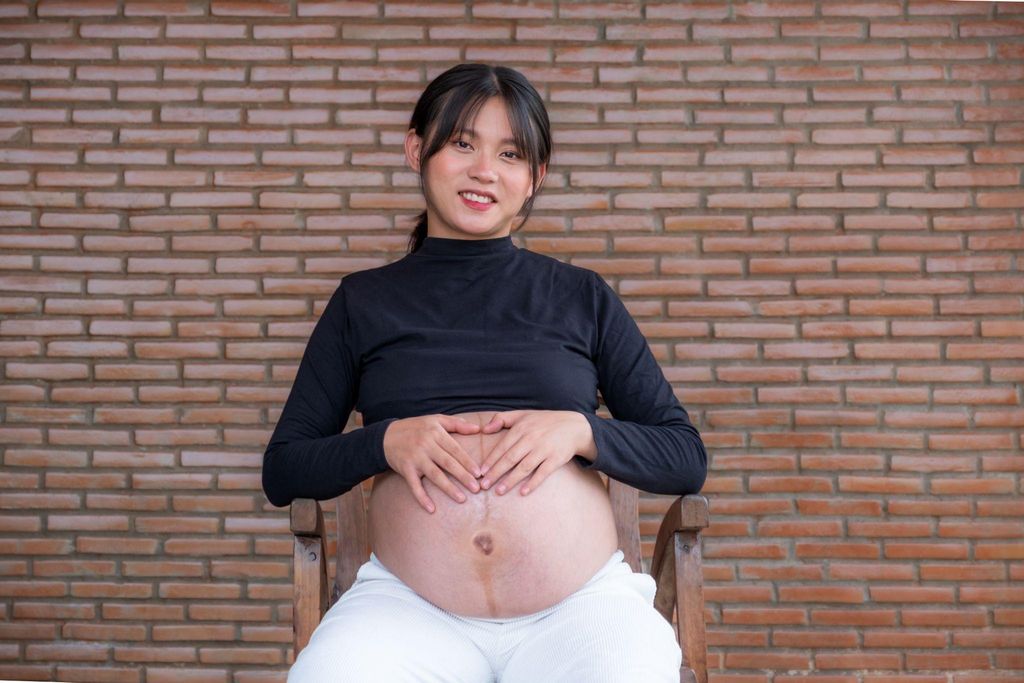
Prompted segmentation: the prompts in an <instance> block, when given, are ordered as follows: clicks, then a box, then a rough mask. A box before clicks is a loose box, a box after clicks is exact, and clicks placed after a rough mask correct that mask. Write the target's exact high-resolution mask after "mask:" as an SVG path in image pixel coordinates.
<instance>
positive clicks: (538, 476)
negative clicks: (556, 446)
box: [519, 460, 553, 496]
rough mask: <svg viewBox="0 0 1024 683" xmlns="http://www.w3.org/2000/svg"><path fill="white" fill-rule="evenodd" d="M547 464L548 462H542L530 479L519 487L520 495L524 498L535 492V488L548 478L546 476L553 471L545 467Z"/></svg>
mask: <svg viewBox="0 0 1024 683" xmlns="http://www.w3.org/2000/svg"><path fill="white" fill-rule="evenodd" d="M549 462H550V460H545V461H544V462H542V463H541V465H540V467H538V468H537V470H536V471H535V472H534V473H533V476H532V477H530V478H529V480H528V481H527V482H526V483H525V484H523V485H522V486H521V487H519V493H520V495H523V496H525V495H527V494H529V493H530V492H531V491H536V490H537V487H538V486H540V483H541V482H542V481H544V480H545V479H547V478H548V475H549V474H551V472H552V471H553V468H551V467H548V466H547V465H548V463H549Z"/></svg>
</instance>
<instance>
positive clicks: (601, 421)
mask: <svg viewBox="0 0 1024 683" xmlns="http://www.w3.org/2000/svg"><path fill="white" fill-rule="evenodd" d="M599 390H600V393H601V397H602V398H603V399H604V402H605V405H607V407H608V411H609V412H610V413H611V415H612V419H607V418H602V417H599V416H597V415H596V413H595V411H596V410H597V408H598V405H599V404H598V395H597V394H598V391H599ZM353 408H355V409H356V410H358V411H359V412H360V413H361V414H362V416H363V425H364V426H363V427H361V428H356V429H353V430H350V431H348V432H346V433H342V430H343V429H344V428H345V425H346V424H347V422H348V418H349V415H350V414H351V412H352V410H353ZM524 409H533V410H574V411H578V412H580V413H582V414H583V415H584V416H585V417H586V418H587V420H588V421H589V422H590V426H591V429H592V430H593V433H594V441H595V444H596V446H597V458H596V459H595V460H594V461H593V462H590V461H588V460H586V459H585V458H583V457H582V456H579V455H577V456H575V458H576V460H577V461H578V463H579V464H580V465H582V466H583V467H584V468H587V469H591V468H593V469H596V470H598V471H601V472H604V473H605V474H607V475H608V476H610V477H612V478H614V479H617V480H619V481H622V482H625V483H627V484H630V485H632V486H635V487H636V488H638V489H641V490H644V491H649V492H651V493H659V494H672V495H684V494H687V493H695V492H697V491H699V490H700V488H701V486H703V484H704V479H705V477H706V474H707V453H706V451H705V448H704V443H703V441H702V440H701V437H700V432H698V431H697V428H696V427H695V426H694V425H693V424H692V423H691V421H690V419H689V415H688V414H687V412H686V410H685V409H684V408H683V407H682V405H681V404H680V403H679V401H678V400H677V399H676V397H675V395H674V394H673V391H672V388H671V386H670V385H669V383H668V381H667V380H666V379H665V375H664V373H663V372H662V370H661V368H660V367H659V365H658V363H657V361H656V360H655V358H654V356H653V354H652V353H651V351H650V348H649V346H648V344H647V340H646V339H645V338H644V336H643V334H642V333H641V332H640V329H639V328H638V327H637V324H636V322H635V321H634V320H633V318H632V317H631V316H630V315H629V313H628V311H627V310H626V308H625V306H624V305H623V303H622V301H621V300H620V299H619V298H618V296H617V295H616V294H615V292H614V290H612V288H611V287H610V286H609V285H608V284H607V283H606V282H605V281H604V279H603V278H602V277H601V276H600V275H599V274H597V273H595V272H594V271H591V270H588V269H586V268H581V267H579V266H574V265H571V264H567V263H563V262H561V261H559V260H557V259H555V258H552V257H549V256H545V255H542V254H538V253H535V252H532V251H529V250H527V249H521V248H518V247H517V246H516V245H515V244H514V243H513V242H512V238H511V236H507V237H497V238H490V239H482V240H471V239H456V238H443V237H429V236H428V237H426V239H425V240H424V242H423V244H422V245H421V246H420V248H419V249H418V250H417V251H415V252H413V253H411V254H407V255H406V256H404V257H403V258H401V259H399V260H397V261H394V262H392V263H389V264H387V265H384V266H380V267H377V268H371V269H367V270H362V271H358V272H354V273H350V274H348V275H345V276H344V277H343V278H342V279H341V281H340V284H339V285H338V287H337V289H336V290H335V291H334V293H333V295H332V296H331V298H330V300H329V301H328V303H327V305H326V307H325V309H324V311H323V313H322V314H321V316H320V318H319V320H318V321H317V323H316V325H315V326H314V328H313V332H312V334H311V336H310V338H309V342H308V344H307V346H306V349H305V351H304V352H303V355H302V359H301V360H300V362H299V367H298V371H297V373H296V376H295V380H294V383H293V384H292V388H291V391H290V393H289V395H288V398H287V400H286V401H285V405H284V408H283V409H282V412H281V415H280V418H279V419H278V422H277V426H276V427H275V428H274V431H273V434H272V435H271V438H270V442H269V444H268V445H267V448H266V451H265V453H264V456H263V490H264V492H265V494H266V496H267V499H268V500H269V501H270V502H271V503H272V504H273V505H275V506H278V507H282V506H285V505H288V504H289V503H291V501H292V500H293V499H295V498H300V497H301V498H314V499H316V500H326V499H329V498H333V497H335V496H338V495H341V494H343V493H345V492H346V491H348V490H349V489H351V488H353V487H354V486H356V485H358V484H359V483H360V482H362V481H363V480H365V479H368V478H369V477H372V476H374V475H375V474H379V473H381V472H385V471H387V470H388V469H389V466H388V463H387V461H386V459H385V458H384V447H383V442H384V431H385V430H386V429H387V427H388V425H389V424H391V422H394V421H395V420H397V419H400V418H405V417H413V416H417V415H427V414H434V413H444V414H446V415H454V414H457V413H462V412H469V411H483V410H494V411H504V410H524Z"/></svg>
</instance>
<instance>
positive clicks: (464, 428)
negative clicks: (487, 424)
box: [440, 415, 480, 434]
mask: <svg viewBox="0 0 1024 683" xmlns="http://www.w3.org/2000/svg"><path fill="white" fill-rule="evenodd" d="M440 422H441V426H443V427H444V428H445V431H446V432H458V433H459V434H475V433H476V432H478V431H479V430H480V425H479V424H477V423H476V422H470V421H469V420H467V419H466V418H464V417H453V416H451V415H442V416H441V419H440Z"/></svg>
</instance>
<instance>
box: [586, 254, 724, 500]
mask: <svg viewBox="0 0 1024 683" xmlns="http://www.w3.org/2000/svg"><path fill="white" fill-rule="evenodd" d="M593 279H594V283H593V286H594V290H593V291H594V315H595V319H596V328H595V329H596V333H595V337H596V338H595V339H594V340H593V359H594V364H595V366H596V367H597V374H598V387H599V389H600V390H601V396H602V397H603V398H604V402H605V405H607V406H608V410H609V412H610V413H611V414H612V418H613V419H605V418H602V417H599V416H597V415H595V414H591V413H583V415H584V417H586V418H587V420H588V421H589V422H590V427H591V429H592V431H593V437H594V447H595V450H596V457H595V458H594V459H593V461H589V460H588V459H586V458H583V457H580V458H579V460H580V461H581V462H580V464H581V465H582V466H583V467H584V468H585V469H596V470H598V471H601V472H604V473H605V474H607V475H608V476H610V477H613V478H615V479H617V480H619V481H621V482H623V483H626V484H629V485H630V486H634V487H636V488H638V489H640V490H643V491H649V492H651V493H658V494H670V495H686V494H688V493H696V492H698V491H700V489H701V487H702V486H703V485H704V480H705V478H706V477H707V451H706V449H705V447H704V442H703V440H701V437H700V432H699V431H697V428H696V427H695V426H694V425H693V423H692V422H691V421H690V416H689V414H688V413H687V412H686V409H685V408H683V406H682V405H681V404H680V403H679V401H678V400H677V399H676V397H675V394H674V393H673V391H672V387H671V385H669V383H668V380H667V379H665V373H664V372H663V371H662V369H661V367H660V366H659V365H658V361H657V360H656V359H655V358H654V354H652V353H651V349H650V347H649V346H648V344H647V339H646V338H645V337H644V335H643V333H642V332H640V328H639V327H638V326H637V324H636V321H635V320H633V317H632V316H631V315H630V314H629V311H627V310H626V307H625V305H624V304H623V303H622V301H621V300H620V299H619V297H618V295H617V294H616V293H615V291H614V290H612V288H611V287H610V286H609V285H608V283H607V282H605V281H604V278H602V277H601V276H600V275H599V274H597V273H593Z"/></svg>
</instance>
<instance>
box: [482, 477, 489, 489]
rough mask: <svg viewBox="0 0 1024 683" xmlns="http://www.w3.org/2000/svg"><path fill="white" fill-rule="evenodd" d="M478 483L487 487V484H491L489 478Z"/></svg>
mask: <svg viewBox="0 0 1024 683" xmlns="http://www.w3.org/2000/svg"><path fill="white" fill-rule="evenodd" d="M480 485H481V486H483V487H484V488H487V487H488V486H490V485H491V480H490V479H484V480H483V481H482V482H480Z"/></svg>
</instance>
